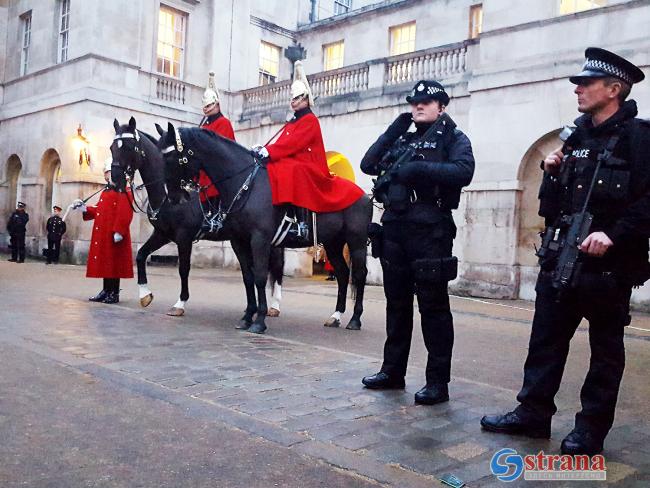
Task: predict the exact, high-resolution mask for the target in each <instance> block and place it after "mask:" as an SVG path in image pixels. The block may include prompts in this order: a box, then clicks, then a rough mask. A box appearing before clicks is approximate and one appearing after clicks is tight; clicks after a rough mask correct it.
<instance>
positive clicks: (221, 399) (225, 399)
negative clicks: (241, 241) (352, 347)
mask: <svg viewBox="0 0 650 488" xmlns="http://www.w3.org/2000/svg"><path fill="white" fill-rule="evenodd" d="M9 295H11V293H9ZM5 298H6V299H10V298H11V297H5ZM61 309H65V310H66V314H65V317H60V318H56V317H57V312H58V311H59V310H61ZM2 317H3V318H4V319H6V320H8V321H9V322H8V323H3V324H2V325H0V341H3V342H8V343H13V344H16V345H19V346H20V347H23V348H25V349H27V350H31V351H34V352H37V353H42V354H44V355H46V356H47V357H52V358H55V359H57V360H61V361H64V362H65V363H66V364H70V365H74V366H75V367H77V368H80V370H82V371H83V372H85V373H87V374H89V375H91V376H94V377H97V378H101V379H102V380H105V381H109V382H112V383H115V384H116V385H120V386H121V387H124V388H128V389H129V390H130V391H132V392H136V393H138V394H140V395H143V396H145V397H147V398H151V399H156V400H161V401H165V402H167V403H170V404H173V405H175V406H177V407H182V408H184V409H186V410H187V411H188V412H192V415H195V416H198V417H199V418H202V419H205V420H207V419H216V420H219V421H222V422H224V423H226V424H228V425H231V426H233V427H236V428H238V429H241V430H243V431H245V432H248V433H251V434H254V435H257V436H259V437H261V438H263V439H266V440H268V441H270V442H273V443H275V444H277V445H279V446H284V447H288V448H290V449H292V450H295V451H296V452H299V453H301V454H305V455H308V456H312V457H315V458H318V459H321V460H323V461H325V462H327V463H329V464H331V465H334V466H337V467H340V468H342V469H346V470H352V471H354V472H356V473H358V474H359V475H361V476H363V477H365V478H369V479H372V480H376V481H378V482H381V483H386V484H390V485H393V486H432V485H433V484H435V483H437V482H436V481H435V478H436V477H437V476H440V475H441V474H442V473H444V472H452V473H454V474H456V475H457V476H459V477H461V478H462V479H464V480H465V481H467V482H468V483H470V485H471V486H492V485H494V481H495V479H494V477H493V476H492V475H491V474H490V471H489V461H490V459H491V457H492V455H493V453H494V452H495V451H496V450H498V449H499V448H502V447H505V446H508V447H512V448H514V449H517V451H518V452H521V453H534V452H537V451H539V450H540V449H543V450H544V451H545V452H557V451H558V447H559V441H560V440H561V438H562V437H563V436H564V435H565V433H567V432H568V431H569V430H571V427H572V422H573V413H572V412H562V413H561V414H559V415H558V416H557V417H556V420H555V421H554V424H553V439H552V440H551V441H545V440H530V439H525V438H511V437H507V436H500V435H493V434H488V433H484V432H481V430H480V427H479V424H478V420H479V419H480V417H481V415H483V414H485V413H490V412H494V411H500V410H504V409H508V408H511V407H512V405H513V398H514V393H515V392H513V391H511V390H507V389H504V388H498V387H494V386H491V385H487V384H483V383H479V382H476V381H473V380H471V379H468V378H458V377H456V378H454V379H453V381H452V383H451V385H450V396H451V401H450V402H449V403H446V404H442V405H436V406H431V407H428V406H419V405H414V403H413V394H414V392H415V391H416V390H417V389H419V387H420V386H421V384H420V382H421V378H422V377H423V371H422V370H421V369H420V368H417V367H412V368H410V370H409V374H408V375H407V385H408V387H407V389H406V390H405V391H387V392H381V391H370V390H365V389H363V388H362V387H361V384H360V379H361V377H363V376H364V375H366V374H368V373H369V372H373V371H376V370H377V369H378V368H379V365H380V363H379V361H378V360H377V359H376V358H372V357H367V356H364V355H362V354H354V353H350V352H344V351H341V350H337V349H333V348H329V347H322V346H314V345H312V344H304V343H301V342H298V341H292V340H287V339H280V338H275V337H271V336H257V335H253V334H249V333H246V332H241V331H236V330H234V329H231V328H224V327H220V328H214V327H212V328H207V327H205V326H203V325H201V324H197V323H193V322H191V321H184V322H182V325H179V324H180V323H179V321H178V320H177V319H174V318H169V317H164V316H152V315H150V314H146V313H144V312H141V311H136V310H134V309H132V308H129V307H125V306H121V305H118V306H106V305H96V304H87V303H84V302H81V301H79V300H73V299H67V298H61V297H55V298H45V299H43V300H42V301H41V302H40V306H39V307H38V309H37V310H35V309H28V310H20V311H16V310H14V311H5V312H3V315H2ZM53 317H54V318H53ZM35 324H37V325H35ZM620 419H625V420H624V423H621V422H619V421H617V425H616V427H615V429H614V430H613V431H612V434H611V435H610V437H609V438H608V445H607V448H608V451H606V455H607V456H608V460H610V459H611V468H610V469H611V473H610V474H609V475H610V481H612V482H616V483H618V484H620V485H621V486H633V485H634V484H635V483H637V482H643V481H645V480H647V479H648V473H649V472H650V461H649V459H650V456H649V455H648V450H647V449H648V447H647V446H649V445H650V431H649V429H648V421H647V419H639V418H638V416H637V417H635V415H634V412H631V411H626V410H622V411H621V412H620ZM554 486H559V485H554ZM579 486H580V485H579Z"/></svg>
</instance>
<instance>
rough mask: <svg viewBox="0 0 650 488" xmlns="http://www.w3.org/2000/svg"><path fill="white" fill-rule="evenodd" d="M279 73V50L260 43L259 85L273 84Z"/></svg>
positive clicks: (276, 47)
mask: <svg viewBox="0 0 650 488" xmlns="http://www.w3.org/2000/svg"><path fill="white" fill-rule="evenodd" d="M279 72H280V48H279V47H278V46H274V45H273V44H269V43H268V42H264V41H262V42H261V43H260V70H259V75H260V76H259V84H260V85H269V84H271V83H275V81H276V80H277V79H278V73H279Z"/></svg>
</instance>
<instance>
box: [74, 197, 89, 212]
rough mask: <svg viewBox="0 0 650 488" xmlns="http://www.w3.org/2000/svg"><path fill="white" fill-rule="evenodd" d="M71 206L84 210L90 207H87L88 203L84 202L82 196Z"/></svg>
mask: <svg viewBox="0 0 650 488" xmlns="http://www.w3.org/2000/svg"><path fill="white" fill-rule="evenodd" d="M70 208H71V209H72V210H80V209H81V211H82V212H85V211H86V210H88V207H86V204H85V203H84V201H83V200H82V199H81V198H77V199H76V200H75V201H74V202H72V204H71V205H70Z"/></svg>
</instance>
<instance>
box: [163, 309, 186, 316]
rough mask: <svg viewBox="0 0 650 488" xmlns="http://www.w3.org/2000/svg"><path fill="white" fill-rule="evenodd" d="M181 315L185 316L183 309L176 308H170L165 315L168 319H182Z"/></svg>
mask: <svg viewBox="0 0 650 488" xmlns="http://www.w3.org/2000/svg"><path fill="white" fill-rule="evenodd" d="M183 314H185V309H184V308H178V307H172V308H170V309H169V311H168V312H167V315H169V316H170V317H182V316H183Z"/></svg>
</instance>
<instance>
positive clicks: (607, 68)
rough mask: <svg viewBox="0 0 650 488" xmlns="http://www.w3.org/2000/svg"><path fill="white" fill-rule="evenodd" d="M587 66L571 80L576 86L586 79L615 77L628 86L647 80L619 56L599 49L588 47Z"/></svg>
mask: <svg viewBox="0 0 650 488" xmlns="http://www.w3.org/2000/svg"><path fill="white" fill-rule="evenodd" d="M585 58H586V60H585V64H584V65H583V66H582V71H581V72H580V73H578V74H577V75H574V76H572V77H570V78H569V81H570V82H571V83H574V84H576V85H577V84H578V83H580V80H582V79H584V78H605V77H609V76H613V77H615V78H618V79H620V80H623V81H624V82H625V83H627V84H628V85H633V84H634V83H638V82H640V81H642V80H643V79H644V78H645V75H644V74H643V71H641V70H640V69H639V68H638V67H637V66H635V65H633V64H632V63H630V62H629V61H628V60H627V59H624V58H622V57H621V56H619V55H618V54H614V53H613V52H610V51H606V50H605V49H601V48H599V47H588V48H587V50H586V51H585Z"/></svg>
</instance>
